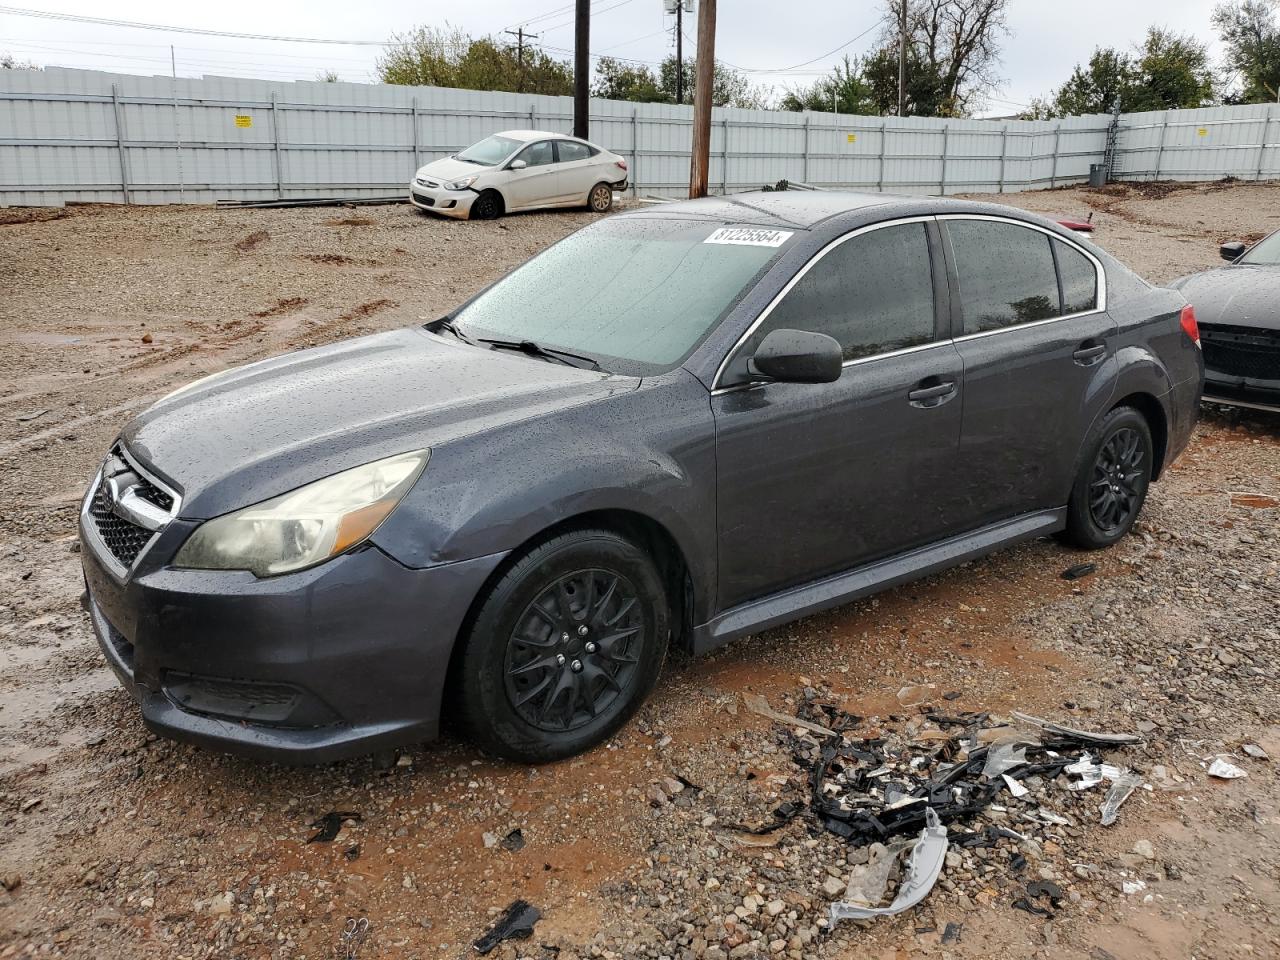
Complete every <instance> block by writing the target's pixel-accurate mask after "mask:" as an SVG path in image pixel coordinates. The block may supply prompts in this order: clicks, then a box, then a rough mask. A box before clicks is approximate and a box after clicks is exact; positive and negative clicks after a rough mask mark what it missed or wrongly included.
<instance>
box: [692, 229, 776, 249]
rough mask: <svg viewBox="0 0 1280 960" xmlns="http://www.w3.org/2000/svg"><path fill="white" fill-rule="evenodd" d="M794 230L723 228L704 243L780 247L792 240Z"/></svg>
mask: <svg viewBox="0 0 1280 960" xmlns="http://www.w3.org/2000/svg"><path fill="white" fill-rule="evenodd" d="M793 233H794V231H792V230H759V229H757V228H755V227H721V228H720V229H718V230H716V231H715V232H714V233H712V234H711V236H709V237H707V239H705V240H703V241H702V242H703V243H732V244H738V245H739V246H746V247H780V246H782V245H783V244H784V243H786V242H787V241H788V240H790V239H791V236H792V234H793Z"/></svg>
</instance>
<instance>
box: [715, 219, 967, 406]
mask: <svg viewBox="0 0 1280 960" xmlns="http://www.w3.org/2000/svg"><path fill="white" fill-rule="evenodd" d="M937 219H938V218H937V216H935V215H934V214H926V215H924V216H915V217H900V218H899V219H897V220H885V221H883V222H881V223H869V224H867V225H866V226H865V227H859V228H858V229H857V230H851V231H849V232H848V233H845V234H842V235H841V236H838V237H836V238H835V239H834V240H832V241H831V242H830V243H828V244H827V245H826V246H824V247H823V248H822V249H821V250H819V251H818V252H817V253H815V254H814V255H813V256H812V257H810V258H809V261H808V262H807V263H806V264H805V265H804V266H803V267H801V268H800V269H799V270H798V271H797V272H796V275H795V276H794V277H792V278H791V279H790V280H788V281H787V284H786V286H784V287H783V288H782V289H781V290H779V291H778V292H777V293H776V294H775V295H774V297H773V299H772V300H770V301H769V303H768V304H767V305H766V306H765V308H764V309H763V310H761V311H760V315H759V316H757V317H756V318H755V320H753V321H752V322H751V326H749V327H747V329H746V331H745V332H744V333H743V334H742V336H740V337H739V338H738V339H737V341H736V342H735V343H734V345H733V346H732V347H730V348H729V350H728V351H726V352H725V355H724V359H723V360H721V361H720V366H718V367H716V375H715V376H714V377H712V378H711V392H712V394H716V393H718V392H723V391H727V390H733V389H737V388H739V387H744V386H752V384H750V383H745V384H736V383H735V384H732V385H731V386H729V387H722V386H720V378H721V377H723V376H724V369H725V367H727V366H728V365H729V361H730V360H732V359H733V356H734V354H736V353H737V352H738V351H739V350H740V349H742V345H743V344H744V343H746V341H747V340H749V339H750V338H751V335H752V334H753V333H755V332H756V330H757V329H759V327H760V324H762V323H764V322H765V321H766V320H768V319H769V314H771V313H773V310H774V308H775V307H776V306H777V305H778V304H779V303H781V302H782V300H783V298H784V297H786V295H787V294H788V293H790V292H791V289H792V287H794V286H795V285H796V284H797V283H799V282H800V281H801V280H803V279H804V277H805V274H807V273H808V272H809V271H810V270H812V269H813V267H814V266H815V265H816V264H817V263H818V262H819V261H820V260H821V259H822V258H823V257H825V256H826V255H827V254H828V253H830V252H831V251H832V250H834V249H835V248H836V247H838V246H840V245H841V244H842V243H847V242H848V241H850V240H852V239H853V238H854V237H860V236H862V235H864V234H867V233H871V232H872V231H875V230H883V229H884V228H886V227H898V226H902V225H903V224H906V223H928V222H929V221H931V220H937ZM946 342H948V341H946V340H936V341H934V342H933V343H927V344H922V346H924V347H933V346H937V345H938V344H939V343H946ZM915 349H918V348H916V347H907V348H904V349H903V350H900V351H899V350H894V351H886V352H885V353H877V354H874V355H873V356H870V357H858V358H857V359H856V360H847V361H845V362H844V364H843V366H849V365H850V364H851V363H860V362H862V361H865V360H874V359H878V358H879V357H887V356H891V355H894V354H897V353H905V352H907V351H909V350H915Z"/></svg>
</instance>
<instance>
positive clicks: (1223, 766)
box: [1209, 757, 1249, 780]
mask: <svg viewBox="0 0 1280 960" xmlns="http://www.w3.org/2000/svg"><path fill="white" fill-rule="evenodd" d="M1248 775H1249V774H1248V773H1247V772H1246V771H1244V770H1241V769H1240V768H1239V767H1237V766H1236V765H1235V764H1234V763H1228V762H1227V761H1226V760H1223V759H1222V758H1221V757H1214V758H1213V763H1211V764H1209V776H1211V777H1217V778H1218V779H1219V780H1239V779H1240V778H1241V777H1247V776H1248Z"/></svg>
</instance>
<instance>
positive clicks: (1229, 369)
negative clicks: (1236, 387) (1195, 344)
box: [1200, 324, 1280, 380]
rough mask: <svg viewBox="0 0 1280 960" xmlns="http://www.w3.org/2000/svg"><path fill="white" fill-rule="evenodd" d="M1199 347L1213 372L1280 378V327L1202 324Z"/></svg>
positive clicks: (1208, 367)
mask: <svg viewBox="0 0 1280 960" xmlns="http://www.w3.org/2000/svg"><path fill="white" fill-rule="evenodd" d="M1200 346H1201V348H1202V349H1203V350H1204V365H1205V368H1206V369H1207V370H1209V371H1211V372H1213V373H1219V374H1225V375H1226V376H1229V377H1248V378H1249V379H1251V380H1280V330H1262V329H1259V328H1257V327H1236V326H1227V325H1218V324H1213V325H1209V324H1201V326H1200Z"/></svg>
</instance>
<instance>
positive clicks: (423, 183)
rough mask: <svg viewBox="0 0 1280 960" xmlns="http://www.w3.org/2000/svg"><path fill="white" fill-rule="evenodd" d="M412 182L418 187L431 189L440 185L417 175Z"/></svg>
mask: <svg viewBox="0 0 1280 960" xmlns="http://www.w3.org/2000/svg"><path fill="white" fill-rule="evenodd" d="M413 182H414V183H416V184H417V185H418V186H420V187H430V188H431V189H432V190H434V189H435V188H436V187H438V186H440V184H438V183H436V182H435V181H434V180H427V179H425V178H424V177H418V179H417V180H415V181H413Z"/></svg>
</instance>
